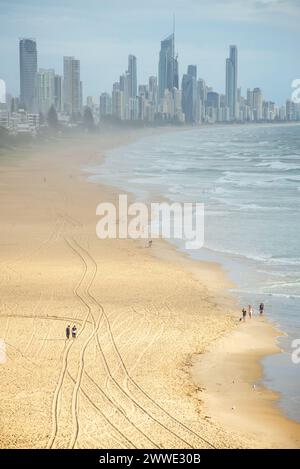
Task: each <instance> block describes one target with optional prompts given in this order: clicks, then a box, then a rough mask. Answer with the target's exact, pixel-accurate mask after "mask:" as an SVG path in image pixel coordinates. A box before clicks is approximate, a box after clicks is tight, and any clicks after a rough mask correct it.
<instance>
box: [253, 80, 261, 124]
mask: <svg viewBox="0 0 300 469" xmlns="http://www.w3.org/2000/svg"><path fill="white" fill-rule="evenodd" d="M253 118H254V120H255V121H261V120H262V119H263V95H262V92H261V89H260V88H254V90H253Z"/></svg>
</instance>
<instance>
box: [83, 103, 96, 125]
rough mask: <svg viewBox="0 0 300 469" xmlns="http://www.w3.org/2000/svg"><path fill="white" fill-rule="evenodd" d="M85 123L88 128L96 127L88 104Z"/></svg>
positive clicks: (85, 109)
mask: <svg viewBox="0 0 300 469" xmlns="http://www.w3.org/2000/svg"><path fill="white" fill-rule="evenodd" d="M83 125H84V127H85V128H86V129H88V130H93V129H94V128H95V122H94V117H93V113H92V111H91V108H89V107H88V106H86V107H85V108H84V113H83Z"/></svg>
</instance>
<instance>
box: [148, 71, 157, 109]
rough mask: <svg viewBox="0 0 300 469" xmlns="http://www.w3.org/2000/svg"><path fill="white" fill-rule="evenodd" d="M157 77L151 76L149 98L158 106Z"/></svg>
mask: <svg viewBox="0 0 300 469" xmlns="http://www.w3.org/2000/svg"><path fill="white" fill-rule="evenodd" d="M157 93H158V88H157V77H153V76H151V77H149V100H150V102H151V103H152V104H153V105H154V106H156V105H157Z"/></svg>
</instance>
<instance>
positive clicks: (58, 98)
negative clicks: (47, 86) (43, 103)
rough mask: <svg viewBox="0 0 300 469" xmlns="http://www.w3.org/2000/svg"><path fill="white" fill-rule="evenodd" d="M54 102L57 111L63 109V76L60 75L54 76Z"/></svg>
mask: <svg viewBox="0 0 300 469" xmlns="http://www.w3.org/2000/svg"><path fill="white" fill-rule="evenodd" d="M54 104H55V109H56V110H57V112H62V111H63V108H64V106H63V77H62V76H61V75H55V77H54Z"/></svg>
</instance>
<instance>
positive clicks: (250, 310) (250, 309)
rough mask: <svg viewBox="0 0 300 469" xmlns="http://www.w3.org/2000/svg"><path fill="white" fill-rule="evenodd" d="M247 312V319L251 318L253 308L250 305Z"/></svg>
mask: <svg viewBox="0 0 300 469" xmlns="http://www.w3.org/2000/svg"><path fill="white" fill-rule="evenodd" d="M248 314H249V319H251V318H252V315H253V308H252V305H249V306H248Z"/></svg>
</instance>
